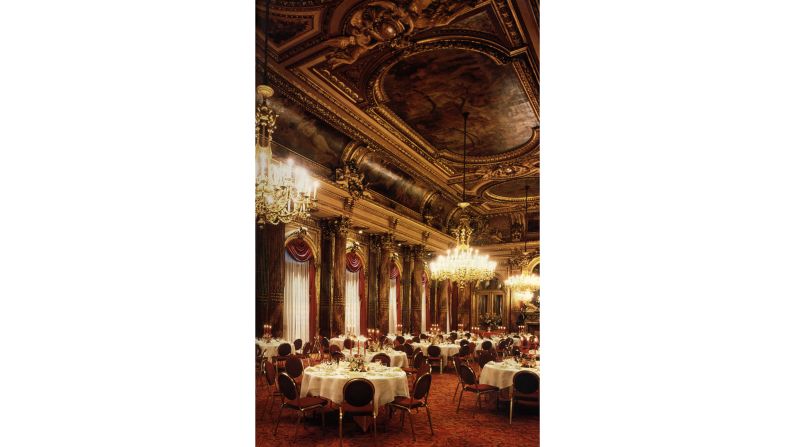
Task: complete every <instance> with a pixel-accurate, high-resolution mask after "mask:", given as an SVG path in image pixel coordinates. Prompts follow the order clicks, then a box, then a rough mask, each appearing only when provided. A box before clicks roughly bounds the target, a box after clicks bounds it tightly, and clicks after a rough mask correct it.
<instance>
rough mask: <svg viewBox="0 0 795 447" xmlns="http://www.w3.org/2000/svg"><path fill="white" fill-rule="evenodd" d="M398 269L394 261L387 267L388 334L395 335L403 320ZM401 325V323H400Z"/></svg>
mask: <svg viewBox="0 0 795 447" xmlns="http://www.w3.org/2000/svg"><path fill="white" fill-rule="evenodd" d="M400 304H401V303H400V269H398V267H397V265H396V264H395V261H392V263H391V265H390V267H389V333H390V334H395V333H397V325H398V323H400V322H401V321H402V320H403V318H402V316H401V305H400ZM401 324H402V323H401Z"/></svg>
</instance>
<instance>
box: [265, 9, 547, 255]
mask: <svg viewBox="0 0 795 447" xmlns="http://www.w3.org/2000/svg"><path fill="white" fill-rule="evenodd" d="M257 8H258V23H257V56H258V62H259V64H258V68H260V69H261V63H262V61H263V58H264V50H265V49H264V33H265V32H266V26H265V20H264V15H265V14H264V1H260V2H259V4H258V7H257ZM537 11H538V7H537V0H488V1H481V0H462V1H452V0H404V1H401V0H394V1H359V0H314V1H313V0H303V1H302V0H274V1H272V3H271V17H270V26H269V27H268V28H267V29H268V31H267V32H268V36H269V40H270V44H269V48H268V51H269V64H268V66H269V72H270V80H269V83H270V84H271V85H272V86H274V87H275V89H276V92H277V93H276V96H275V98H274V100H273V105H274V108H275V109H277V112H278V113H279V114H280V116H279V118H278V120H277V126H278V127H277V130H276V133H275V134H274V140H275V142H276V144H275V152H276V154H277V155H282V156H283V155H287V154H288V153H289V154H290V155H292V156H293V157H294V158H297V159H298V162H299V163H301V164H304V165H306V166H308V167H309V168H310V169H312V170H313V171H314V172H315V173H316V174H317V175H319V176H322V177H325V178H328V179H333V178H334V177H335V175H338V174H337V170H338V169H341V168H343V167H345V166H346V165H349V164H353V165H355V166H356V168H357V169H358V170H359V172H361V173H362V174H363V176H364V181H365V184H366V186H367V189H368V197H367V198H366V200H373V201H375V202H377V203H380V204H381V205H384V206H387V207H389V208H391V209H392V210H394V211H396V212H398V213H399V214H401V215H403V216H405V217H406V218H408V219H412V220H416V221H418V222H420V223H423V224H426V225H429V226H432V227H434V228H436V229H439V230H441V231H446V230H447V229H448V228H449V227H451V226H452V225H454V224H455V222H456V220H457V215H458V214H459V212H460V211H459V209H458V208H457V207H456V203H457V202H458V201H459V200H460V198H461V195H462V189H463V180H464V164H463V145H464V132H463V126H464V121H463V117H462V112H469V119H468V123H467V134H468V139H467V143H466V144H467V167H466V189H467V191H466V193H467V196H468V200H469V201H471V202H473V206H472V207H471V210H472V212H473V213H474V214H475V215H476V217H477V218H478V219H479V222H481V225H480V226H481V227H483V228H487V229H488V232H489V235H488V237H487V239H489V240H490V241H491V242H509V241H511V240H514V241H515V240H517V237H521V238H524V236H525V235H526V234H527V232H533V231H536V232H537V223H536V225H535V227H536V228H535V230H534V229H533V228H532V226H533V225H529V224H528V223H527V220H525V219H524V218H523V212H524V205H525V186H528V189H529V194H530V200H529V204H530V209H531V212H532V213H533V215H534V216H535V220H536V221H537V215H538V208H539V201H538V198H539V186H538V179H539V138H540V128H539V101H538V51H537V48H538V26H537ZM259 76H260V73H259V71H258V82H261V81H262V80H261V79H259ZM363 200H364V199H363ZM532 219H533V218H531V220H532ZM517 225H519V226H520V227H521V230H522V231H520V234H518V235H517V233H516V229H517ZM535 237H537V233H535Z"/></svg>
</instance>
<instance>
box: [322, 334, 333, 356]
mask: <svg viewBox="0 0 795 447" xmlns="http://www.w3.org/2000/svg"><path fill="white" fill-rule="evenodd" d="M329 345H330V342H329V341H328V338H327V337H323V338H321V339H320V349H319V351H320V358H321V359H323V357H324V356H326V355H330V354H331V352H330V351H329V349H330V348H329Z"/></svg>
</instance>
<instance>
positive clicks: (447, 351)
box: [411, 343, 461, 367]
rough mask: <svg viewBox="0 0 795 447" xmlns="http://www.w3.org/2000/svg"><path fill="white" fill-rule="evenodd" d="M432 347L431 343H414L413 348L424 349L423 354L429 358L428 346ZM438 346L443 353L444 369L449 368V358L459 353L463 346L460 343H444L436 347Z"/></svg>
mask: <svg viewBox="0 0 795 447" xmlns="http://www.w3.org/2000/svg"><path fill="white" fill-rule="evenodd" d="M430 345H431V344H430V343H414V344H413V345H411V346H413V347H415V348H416V347H419V348H420V349H422V353H423V354H425V356H426V357H427V356H428V346H430ZM436 346H438V347H439V349H440V350H441V351H442V367H445V366H447V358H448V357H452V356H454V355H456V354H457V353H458V351H459V350H460V349H461V346H460V345H459V344H458V343H444V344H441V345H436Z"/></svg>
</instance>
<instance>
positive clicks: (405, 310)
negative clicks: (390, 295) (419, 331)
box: [398, 245, 415, 333]
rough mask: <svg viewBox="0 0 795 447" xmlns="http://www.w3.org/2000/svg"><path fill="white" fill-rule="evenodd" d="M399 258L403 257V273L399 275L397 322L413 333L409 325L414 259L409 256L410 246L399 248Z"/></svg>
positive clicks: (413, 329)
mask: <svg viewBox="0 0 795 447" xmlns="http://www.w3.org/2000/svg"><path fill="white" fill-rule="evenodd" d="M400 254H401V258H402V259H403V274H402V275H401V276H400V282H401V283H400V284H398V287H402V289H401V291H400V301H401V303H400V314H401V315H400V317H399V318H398V322H400V323H401V324H403V327H404V328H405V330H406V331H411V333H414V331H415V328H414V327H413V326H412V325H411V274H412V271H413V269H412V266H413V265H414V259H413V258H412V256H411V246H410V245H403V246H402V247H401V250H400Z"/></svg>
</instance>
